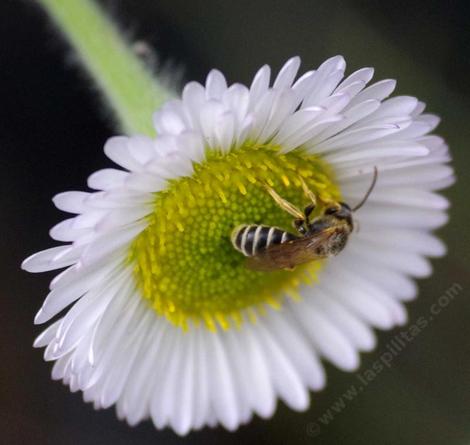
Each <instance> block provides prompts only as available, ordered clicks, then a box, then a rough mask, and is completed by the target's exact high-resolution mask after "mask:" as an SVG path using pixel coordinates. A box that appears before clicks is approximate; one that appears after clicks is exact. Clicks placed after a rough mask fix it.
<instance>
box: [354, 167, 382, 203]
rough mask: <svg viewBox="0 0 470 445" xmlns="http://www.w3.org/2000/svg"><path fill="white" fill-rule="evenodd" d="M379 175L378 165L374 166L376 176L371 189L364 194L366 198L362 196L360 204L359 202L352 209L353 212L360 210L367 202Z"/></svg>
mask: <svg viewBox="0 0 470 445" xmlns="http://www.w3.org/2000/svg"><path fill="white" fill-rule="evenodd" d="M378 175H379V172H378V170H377V167H374V177H373V178H372V183H371V184H370V186H369V189H368V190H367V192H366V194H365V195H364V198H362V200H361V202H360V203H359V204H357V205H356V207H354V208H353V209H352V211H353V212H355V211H356V210H359V209H360V208H361V207H362V206H363V205H364V204H365V203H366V201H367V199H368V198H369V196H370V194H371V193H372V190H374V187H375V184H376V183H377V176H378Z"/></svg>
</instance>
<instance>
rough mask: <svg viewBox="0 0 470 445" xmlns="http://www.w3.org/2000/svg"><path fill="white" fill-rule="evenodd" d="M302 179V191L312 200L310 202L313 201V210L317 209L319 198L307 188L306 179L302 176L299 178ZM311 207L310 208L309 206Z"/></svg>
mask: <svg viewBox="0 0 470 445" xmlns="http://www.w3.org/2000/svg"><path fill="white" fill-rule="evenodd" d="M299 179H300V183H301V184H302V189H303V191H304V193H305V196H306V197H307V198H308V199H310V201H312V205H313V208H312V210H313V209H314V208H315V206H316V205H317V197H316V196H315V193H313V192H312V191H311V190H310V189H309V188H308V186H307V184H305V181H304V179H303V178H302V177H301V176H300V177H299ZM309 207H310V206H309Z"/></svg>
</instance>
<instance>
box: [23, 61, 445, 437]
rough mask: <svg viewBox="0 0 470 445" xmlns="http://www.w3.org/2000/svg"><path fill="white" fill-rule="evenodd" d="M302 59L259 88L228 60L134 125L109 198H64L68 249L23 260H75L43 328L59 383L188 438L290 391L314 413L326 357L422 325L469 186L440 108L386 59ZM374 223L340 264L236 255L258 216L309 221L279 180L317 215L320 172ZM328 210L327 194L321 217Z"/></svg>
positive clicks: (45, 267)
mask: <svg viewBox="0 0 470 445" xmlns="http://www.w3.org/2000/svg"><path fill="white" fill-rule="evenodd" d="M299 65H300V59H299V58H298V57H294V58H292V59H290V60H288V61H287V63H286V64H285V65H284V66H283V67H282V69H281V70H280V72H279V73H278V74H277V76H276V77H275V78H274V80H273V81H271V74H270V71H271V70H270V67H269V66H263V67H262V68H261V69H260V70H259V71H258V72H257V73H256V75H255V76H254V79H253V81H252V83H251V85H250V87H246V86H244V85H241V84H233V85H230V86H229V85H227V82H226V79H225V77H224V76H223V74H222V73H220V72H219V71H217V70H213V71H211V72H210V73H209V75H208V76H207V80H206V83H205V85H201V84H199V83H196V82H190V83H189V84H187V85H186V86H185V88H184V90H183V93H182V96H181V99H176V100H171V101H169V102H167V103H166V104H165V105H164V106H163V107H162V108H161V109H160V110H158V111H157V112H156V113H155V115H154V126H155V129H156V132H157V135H158V136H157V137H156V138H150V137H146V136H141V135H136V136H118V137H113V138H111V139H109V140H108V141H107V143H106V144H105V147H104V151H105V153H106V155H107V156H108V157H109V158H110V159H111V160H112V161H113V162H114V163H115V164H117V165H118V166H119V168H107V169H104V170H100V171H98V172H96V173H94V174H92V175H91V176H90V178H89V179H88V186H89V187H90V188H91V189H93V190H95V191H93V192H81V191H72V192H65V193H61V194H59V195H57V196H56V197H55V198H54V200H53V201H54V204H55V205H56V206H57V207H58V208H59V209H61V210H63V211H65V212H68V213H71V214H73V215H74V216H71V217H69V218H67V219H65V220H64V221H62V222H61V223H59V224H57V225H56V226H55V227H53V228H52V230H51V232H50V234H51V237H52V238H53V239H55V240H57V241H60V242H63V243H65V244H62V245H60V246H57V247H53V248H50V249H48V250H45V251H42V252H39V253H37V254H35V255H33V256H31V257H30V258H28V259H27V260H26V261H25V262H24V263H23V268H24V269H25V270H27V271H29V272H44V271H49V270H55V269H65V270H64V271H62V272H61V273H60V274H59V275H57V276H56V277H55V279H54V280H53V281H52V283H51V286H50V287H51V291H50V293H49V295H48V296H47V298H46V299H45V301H44V304H43V306H42V308H41V309H40V310H39V312H38V314H37V316H36V318H35V323H37V324H42V323H46V322H49V321H50V320H52V319H54V318H55V321H53V322H52V324H50V325H49V327H48V328H47V329H46V330H45V331H44V332H43V333H42V334H41V335H40V336H39V337H38V338H37V339H36V341H35V343H34V345H35V346H36V347H45V353H44V357H45V360H48V361H54V362H55V363H54V367H53V370H52V377H53V378H54V379H57V380H63V382H64V383H65V384H66V385H68V386H69V387H70V389H71V391H79V390H80V391H82V392H83V397H84V400H85V401H87V402H92V403H93V405H94V406H95V408H107V407H110V406H112V405H115V406H116V410H117V414H118V416H119V418H121V419H126V420H127V422H128V423H129V424H130V425H135V424H137V423H138V422H140V421H142V420H144V419H147V418H150V419H151V420H152V421H153V423H154V424H155V426H156V427H157V428H163V427H165V426H170V427H171V428H173V429H174V430H175V431H176V432H177V433H179V434H186V433H188V432H189V431H190V430H192V429H200V428H202V427H204V426H207V425H208V426H214V425H217V424H221V425H223V426H224V427H225V428H227V429H229V430H234V429H236V428H237V427H238V426H239V425H240V424H244V423H246V422H248V421H249V420H250V419H251V418H252V417H253V415H254V414H257V415H259V416H260V417H263V418H268V417H270V416H272V414H273V412H274V410H275V407H276V403H277V400H278V399H281V400H282V401H283V402H284V403H285V404H287V405H288V406H289V407H291V408H292V409H294V410H305V409H306V408H307V407H308V405H309V398H310V391H311V390H313V391H318V390H320V389H321V388H323V387H324V386H325V372H324V368H323V365H322V361H323V360H327V361H329V362H331V363H333V364H334V365H336V366H337V367H339V368H340V369H342V370H346V371H351V370H355V369H356V368H357V367H358V365H359V353H360V352H361V351H369V350H371V349H372V348H373V347H374V345H375V336H374V332H373V330H374V328H378V329H390V328H392V327H394V326H396V325H401V324H403V323H405V322H406V311H405V308H404V302H406V301H408V300H411V299H413V298H414V297H415V296H416V292H417V288H416V284H415V282H414V279H415V278H420V277H426V276H428V275H429V274H430V273H431V265H430V262H429V259H428V257H434V256H441V255H443V254H444V253H445V247H444V245H443V244H442V242H441V241H439V239H437V238H436V237H435V236H434V235H433V234H432V231H433V230H434V229H436V228H437V227H439V226H441V225H443V224H444V223H445V222H446V221H447V215H446V208H447V207H448V202H447V200H446V199H445V198H443V197H442V196H441V195H439V194H438V193H436V191H437V190H440V189H442V188H445V187H447V186H449V185H450V184H451V183H452V182H453V172H452V169H451V167H449V166H448V165H446V164H447V163H448V161H449V159H450V157H449V154H448V149H447V146H446V144H445V142H444V141H443V139H442V138H440V137H439V136H436V135H432V134H430V133H431V132H432V131H433V130H434V128H435V127H436V125H437V124H438V122H439V119H438V118H437V117H436V116H434V115H432V114H426V113H424V108H425V105H424V104H423V103H422V102H420V101H418V100H417V99H416V98H414V97H409V96H397V97H393V98H388V97H389V96H390V94H391V93H392V92H393V90H394V88H395V81H394V80H381V81H379V82H376V83H372V84H371V85H368V84H369V82H370V81H371V79H372V76H373V69H372V68H363V69H360V70H358V71H356V72H354V73H352V74H351V75H349V76H348V77H345V74H344V71H345V66H346V64H345V61H344V59H343V58H342V57H340V56H337V57H333V58H331V59H328V60H327V61H326V62H324V63H323V64H321V65H320V66H319V68H318V69H316V70H312V71H308V72H306V73H305V74H303V75H301V76H300V77H298V75H297V72H298V69H299ZM375 168H377V170H378V172H379V173H378V181H377V185H376V187H375V189H374V190H373V192H372V194H371V195H370V198H369V199H368V201H367V202H366V204H365V205H364V207H363V208H361V209H360V210H359V211H358V212H357V214H354V220H355V223H356V226H359V227H358V228H356V230H355V231H354V232H353V233H352V234H351V235H350V237H349V241H348V244H347V246H346V247H345V249H344V250H343V251H342V252H341V253H339V254H338V255H337V256H335V257H332V258H329V259H327V260H326V259H325V260H319V261H312V262H310V263H307V264H306V265H302V266H299V267H297V268H295V269H294V270H277V271H269V272H266V271H256V270H251V269H249V268H247V267H246V262H245V256H244V255H243V254H242V253H240V252H239V251H238V250H237V249H235V248H234V246H233V245H232V242H231V238H230V237H231V233H232V231H233V230H234V228H235V227H237V226H239V225H240V224H264V225H268V226H276V227H279V228H282V229H283V230H289V231H291V232H292V231H293V229H292V227H291V223H292V216H291V215H289V214H288V213H287V212H286V211H284V210H283V209H281V208H280V207H279V206H278V205H277V204H276V202H275V201H274V200H273V199H272V197H271V196H270V194H269V193H267V191H266V184H268V185H269V186H270V187H271V188H272V189H273V190H275V191H276V192H277V193H278V194H279V195H280V196H282V197H283V198H285V199H286V200H288V201H289V202H291V203H293V204H294V205H295V206H298V207H300V208H303V207H305V205H306V198H305V194H304V190H303V185H302V184H306V185H307V186H308V188H309V189H310V190H311V191H312V192H313V194H314V195H315V196H317V197H318V198H320V200H321V202H328V201H332V200H333V201H342V202H346V203H348V204H350V205H351V206H353V205H355V204H357V203H358V202H359V201H361V199H362V198H363V196H364V193H365V192H366V191H367V189H368V187H369V185H370V183H371V178H372V176H373V172H374V169H375ZM321 211H322V205H320V206H319V208H318V209H316V210H315V212H317V213H316V214H319V213H318V212H321Z"/></svg>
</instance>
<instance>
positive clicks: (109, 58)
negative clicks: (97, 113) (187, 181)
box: [39, 0, 171, 136]
mask: <svg viewBox="0 0 470 445" xmlns="http://www.w3.org/2000/svg"><path fill="white" fill-rule="evenodd" d="M39 3H40V4H41V5H42V6H43V7H44V8H45V9H46V11H47V12H48V14H49V15H50V16H51V17H52V19H53V20H54V21H55V23H56V24H57V26H58V27H59V29H60V30H61V31H62V32H63V33H64V35H65V37H66V38H67V40H68V41H69V42H70V44H71V46H72V48H73V49H74V50H75V51H76V53H77V54H78V56H79V58H80V60H81V62H82V63H83V65H84V66H85V68H86V70H87V71H88V72H89V74H90V76H91V77H92V79H93V80H94V81H95V82H96V84H97V85H98V87H99V89H100V90H101V92H102V94H103V96H104V99H105V101H106V103H107V104H108V105H109V107H110V108H111V110H112V111H113V113H114V115H115V118H116V120H117V122H118V124H119V127H120V129H121V130H122V131H124V132H125V133H128V134H135V133H140V134H147V135H149V136H152V135H154V134H155V130H154V128H153V126H152V113H153V112H154V111H155V110H156V109H157V108H159V107H160V106H161V105H162V104H163V103H164V102H165V101H166V100H167V99H168V98H169V97H171V93H170V92H169V90H168V89H167V88H165V87H164V86H163V85H162V84H161V83H160V82H159V81H158V80H157V79H156V78H155V76H154V75H153V73H152V72H151V71H150V69H149V68H148V67H146V66H145V64H144V63H143V62H142V60H141V59H139V57H138V56H137V55H136V53H135V52H134V51H133V49H132V48H131V46H130V45H129V43H128V42H127V41H126V39H125V38H124V37H123V34H122V33H121V32H120V31H119V30H118V28H117V27H116V26H115V25H114V24H113V23H112V22H111V20H110V19H109V18H108V17H107V16H106V14H105V13H104V11H103V10H102V9H101V8H100V7H99V6H98V5H96V4H95V3H94V2H93V1H92V0H39Z"/></svg>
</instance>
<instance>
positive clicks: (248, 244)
mask: <svg viewBox="0 0 470 445" xmlns="http://www.w3.org/2000/svg"><path fill="white" fill-rule="evenodd" d="M297 238H298V237H297V236H295V235H294V234H292V233H289V232H286V231H285V230H282V229H278V228H277V227H271V226H262V225H242V226H238V227H236V228H235V229H234V230H233V232H232V237H231V239H232V244H233V247H235V249H237V250H238V251H240V252H241V253H243V255H245V256H254V255H256V254H257V253H258V252H259V251H260V250H262V249H265V248H267V247H269V246H271V245H272V244H282V243H285V242H286V241H290V240H294V239H297Z"/></svg>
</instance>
